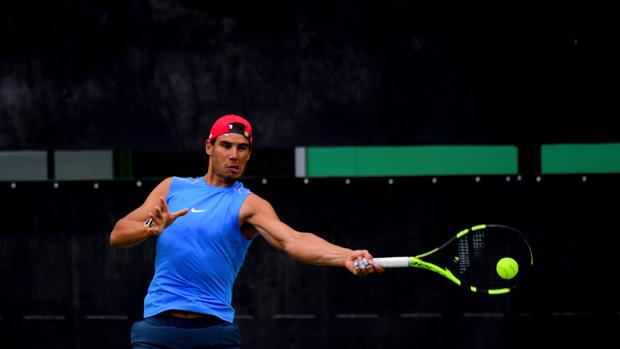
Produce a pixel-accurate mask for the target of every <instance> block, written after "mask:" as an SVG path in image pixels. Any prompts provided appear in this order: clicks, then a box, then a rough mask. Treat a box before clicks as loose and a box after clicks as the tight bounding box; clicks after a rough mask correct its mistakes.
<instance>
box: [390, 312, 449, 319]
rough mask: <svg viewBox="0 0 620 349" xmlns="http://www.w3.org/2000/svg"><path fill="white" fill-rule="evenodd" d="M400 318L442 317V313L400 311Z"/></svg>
mask: <svg viewBox="0 0 620 349" xmlns="http://www.w3.org/2000/svg"><path fill="white" fill-rule="evenodd" d="M400 317H401V318H439V317H443V314H442V313H402V314H400Z"/></svg>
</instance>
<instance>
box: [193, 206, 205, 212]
mask: <svg viewBox="0 0 620 349" xmlns="http://www.w3.org/2000/svg"><path fill="white" fill-rule="evenodd" d="M191 211H192V212H194V213H200V212H207V210H206V209H205V210H197V209H196V207H192V209H191Z"/></svg>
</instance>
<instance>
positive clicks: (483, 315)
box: [463, 313, 504, 318]
mask: <svg viewBox="0 0 620 349" xmlns="http://www.w3.org/2000/svg"><path fill="white" fill-rule="evenodd" d="M463 317H481V318H501V317H504V313H463Z"/></svg>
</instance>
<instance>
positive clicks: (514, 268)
mask: <svg viewBox="0 0 620 349" xmlns="http://www.w3.org/2000/svg"><path fill="white" fill-rule="evenodd" d="M495 270H497V274H498V275H499V277H501V278H502V279H505V280H510V279H512V278H513V277H515V276H517V273H518V272H519V263H517V261H515V260H514V259H512V258H510V257H504V258H502V259H500V260H499V262H497V266H496V267H495Z"/></svg>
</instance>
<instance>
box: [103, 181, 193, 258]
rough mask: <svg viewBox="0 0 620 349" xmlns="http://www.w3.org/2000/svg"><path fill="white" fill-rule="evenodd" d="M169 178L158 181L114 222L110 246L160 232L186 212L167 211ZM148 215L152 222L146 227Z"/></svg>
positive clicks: (122, 245) (141, 239) (131, 244)
mask: <svg viewBox="0 0 620 349" xmlns="http://www.w3.org/2000/svg"><path fill="white" fill-rule="evenodd" d="M171 180H172V178H166V179H165V180H163V181H162V182H161V183H159V184H158V185H157V187H155V189H153V191H151V193H150V194H149V196H148V197H147V198H146V200H145V201H144V203H143V204H142V205H141V206H140V207H138V208H137V209H135V210H133V211H132V212H130V213H129V214H128V215H126V216H125V217H123V218H121V219H119V220H118V221H117V222H116V224H115V225H114V229H112V232H111V233H110V246H112V247H129V246H134V245H137V244H139V243H141V242H142V241H144V240H146V239H148V238H149V237H151V236H156V235H159V234H161V233H162V232H163V230H164V229H165V228H166V227H168V226H169V225H170V224H172V222H174V220H175V219H176V218H177V217H179V216H182V215H185V214H186V213H187V209H184V210H181V211H177V212H175V213H170V212H169V211H168V205H167V204H166V201H165V199H164V198H165V197H166V195H168V190H169V189H170V182H171ZM149 217H150V218H152V219H153V224H152V225H151V227H146V226H145V225H144V222H145V221H146V220H147V219H148V218H149Z"/></svg>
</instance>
